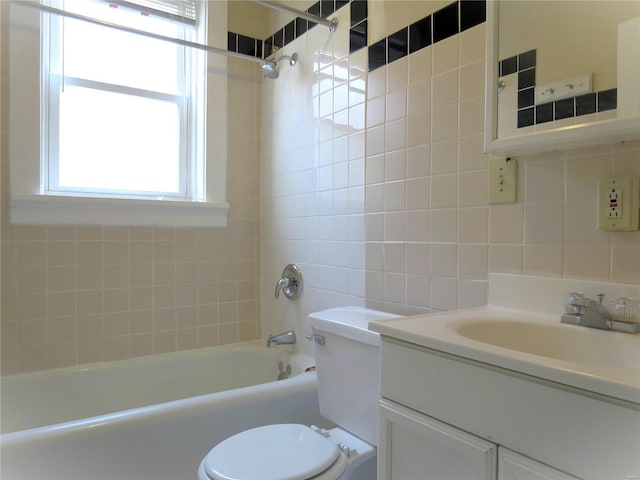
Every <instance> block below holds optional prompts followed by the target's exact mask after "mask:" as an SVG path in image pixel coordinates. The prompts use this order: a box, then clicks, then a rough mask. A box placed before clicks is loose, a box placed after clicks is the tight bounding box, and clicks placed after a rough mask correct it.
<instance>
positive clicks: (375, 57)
mask: <svg viewBox="0 0 640 480" xmlns="http://www.w3.org/2000/svg"><path fill="white" fill-rule="evenodd" d="M386 64H387V39H386V38H383V39H382V40H379V41H377V42H376V43H374V44H373V45H370V46H369V71H370V72H373V71H374V70H376V69H377V68H380V67H383V66H384V65H386Z"/></svg>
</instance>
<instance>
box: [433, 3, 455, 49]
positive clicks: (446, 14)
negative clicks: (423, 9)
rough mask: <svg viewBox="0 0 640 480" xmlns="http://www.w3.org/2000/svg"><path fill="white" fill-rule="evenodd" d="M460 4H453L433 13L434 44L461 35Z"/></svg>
mask: <svg viewBox="0 0 640 480" xmlns="http://www.w3.org/2000/svg"><path fill="white" fill-rule="evenodd" d="M459 16H460V15H459V9H458V2H453V3H450V4H449V5H447V6H446V7H443V8H441V9H440V10H438V11H436V12H434V13H433V43H437V42H439V41H441V40H445V39H446V38H449V37H452V36H453V35H456V34H458V33H460V20H459Z"/></svg>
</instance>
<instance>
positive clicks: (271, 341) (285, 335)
mask: <svg viewBox="0 0 640 480" xmlns="http://www.w3.org/2000/svg"><path fill="white" fill-rule="evenodd" d="M294 343H296V332H294V331H293V330H288V331H286V332H282V333H279V334H278V335H269V338H268V339H267V347H275V346H276V345H293V344H294Z"/></svg>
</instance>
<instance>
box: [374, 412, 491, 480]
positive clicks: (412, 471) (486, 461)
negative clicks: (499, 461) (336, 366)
mask: <svg viewBox="0 0 640 480" xmlns="http://www.w3.org/2000/svg"><path fill="white" fill-rule="evenodd" d="M380 429H381V436H380V443H379V445H378V479H393V480H417V479H421V480H430V479H433V480H445V479H451V480H462V479H467V478H468V479H474V480H495V478H496V458H497V446H496V445H495V444H493V443H491V442H487V441H486V440H483V439H481V438H478V437H476V436H475V435H469V434H468V433H465V432H463V431H462V430H458V429H457V428H453V427H451V426H450V425H446V424H444V423H442V422H439V421H438V420H435V419H433V418H430V417H427V416H426V415H421V414H419V413H416V412H414V411H412V410H409V409H408V408H404V407H402V406H400V405H397V404H393V403H391V402H386V401H384V400H382V401H381V402H380Z"/></svg>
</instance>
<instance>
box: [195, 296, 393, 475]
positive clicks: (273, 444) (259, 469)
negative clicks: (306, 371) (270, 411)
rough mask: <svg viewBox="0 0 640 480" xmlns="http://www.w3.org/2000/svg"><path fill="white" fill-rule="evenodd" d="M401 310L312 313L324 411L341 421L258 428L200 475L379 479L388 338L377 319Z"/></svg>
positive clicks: (212, 455)
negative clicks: (383, 351) (373, 326)
mask: <svg viewBox="0 0 640 480" xmlns="http://www.w3.org/2000/svg"><path fill="white" fill-rule="evenodd" d="M394 317H396V315H393V314H389V313H383V312H378V311H375V310H369V309H366V308H362V307H340V308H332V309H329V310H323V311H321V312H316V313H312V314H310V315H309V317H308V323H309V325H310V327H311V331H312V335H311V336H310V337H307V338H310V339H311V340H312V341H314V353H315V360H316V369H317V375H318V395H319V401H320V413H321V414H322V416H323V417H325V418H327V419H328V420H331V421H332V422H333V423H335V424H336V425H337V427H336V428H332V429H329V430H324V429H321V428H318V427H316V426H313V425H311V426H307V425H300V424H277V425H267V426H264V427H257V428H252V429H250V430H245V431H244V432H240V433H238V434H236V435H233V436H231V437H229V438H227V439H226V440H223V441H222V442H220V443H219V444H218V445H216V446H215V447H214V448H213V449H212V450H211V451H210V452H209V453H208V454H207V455H206V456H205V457H204V459H203V460H202V462H201V463H200V466H199V468H198V479H199V480H307V479H314V480H334V479H340V480H355V479H358V480H362V479H369V478H371V479H375V478H376V446H377V443H378V392H379V386H380V365H379V363H380V359H379V353H380V336H379V334H377V333H375V332H371V331H369V330H368V325H369V322H371V321H375V320H382V319H387V318H394Z"/></svg>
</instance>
